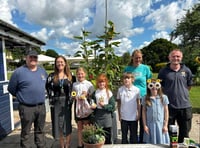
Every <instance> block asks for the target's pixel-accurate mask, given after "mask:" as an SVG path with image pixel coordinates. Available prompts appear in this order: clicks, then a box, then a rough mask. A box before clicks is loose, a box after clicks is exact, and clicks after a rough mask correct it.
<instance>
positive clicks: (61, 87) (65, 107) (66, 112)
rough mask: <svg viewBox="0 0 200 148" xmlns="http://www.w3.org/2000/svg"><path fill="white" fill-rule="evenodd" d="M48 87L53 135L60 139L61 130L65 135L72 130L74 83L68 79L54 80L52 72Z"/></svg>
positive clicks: (48, 79)
mask: <svg viewBox="0 0 200 148" xmlns="http://www.w3.org/2000/svg"><path fill="white" fill-rule="evenodd" d="M46 89H47V93H48V96H49V102H50V106H51V121H52V135H53V137H54V138H55V139H59V137H60V134H59V133H60V132H59V131H61V132H63V135H64V136H67V135H69V134H71V132H72V123H71V120H72V111H71V110H72V103H73V102H72V99H71V90H72V83H71V82H70V81H69V80H68V79H61V80H59V81H58V82H54V81H53V73H52V74H50V75H49V76H48V78H47V84H46Z"/></svg>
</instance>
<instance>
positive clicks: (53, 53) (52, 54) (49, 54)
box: [45, 49, 58, 58]
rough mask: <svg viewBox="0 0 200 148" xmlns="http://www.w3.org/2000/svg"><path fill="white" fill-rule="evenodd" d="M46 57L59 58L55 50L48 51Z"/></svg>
mask: <svg viewBox="0 0 200 148" xmlns="http://www.w3.org/2000/svg"><path fill="white" fill-rule="evenodd" d="M45 55H46V56H50V57H54V58H56V57H57V56H58V53H57V52H56V51H55V50H53V49H48V50H47V51H46V53H45Z"/></svg>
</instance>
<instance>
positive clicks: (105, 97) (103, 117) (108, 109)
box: [92, 74, 115, 144]
mask: <svg viewBox="0 0 200 148" xmlns="http://www.w3.org/2000/svg"><path fill="white" fill-rule="evenodd" d="M96 86H97V89H96V91H95V92H94V93H93V94H92V100H93V101H94V103H95V104H96V105H95V106H92V108H93V109H94V121H95V123H96V124H97V125H98V126H99V127H103V130H104V131H105V138H106V140H105V144H111V132H112V131H111V127H112V113H113V111H114V110H115V99H114V96H113V94H112V92H111V90H110V89H109V86H108V78H107V77H106V75H105V74H100V75H99V76H98V77H97V80H96Z"/></svg>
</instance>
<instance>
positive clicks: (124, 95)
mask: <svg viewBox="0 0 200 148" xmlns="http://www.w3.org/2000/svg"><path fill="white" fill-rule="evenodd" d="M133 81H134V76H133V74H132V73H128V72H126V73H124V74H123V85H122V86H121V87H120V88H119V89H118V92H117V104H118V112H119V121H120V122H121V131H122V142H121V143H122V144H128V143H130V144H133V143H137V141H138V138H137V127H138V119H139V118H140V90H139V88H137V87H136V86H134V85H133ZM128 131H129V133H130V136H129V140H128Z"/></svg>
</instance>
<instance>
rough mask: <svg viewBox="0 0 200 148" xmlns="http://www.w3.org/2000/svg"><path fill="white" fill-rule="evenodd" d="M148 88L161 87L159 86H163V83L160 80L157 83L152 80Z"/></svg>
mask: <svg viewBox="0 0 200 148" xmlns="http://www.w3.org/2000/svg"><path fill="white" fill-rule="evenodd" d="M148 88H149V89H152V88H156V89H159V88H161V84H160V83H159V82H155V83H152V82H151V83H149V84H148Z"/></svg>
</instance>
